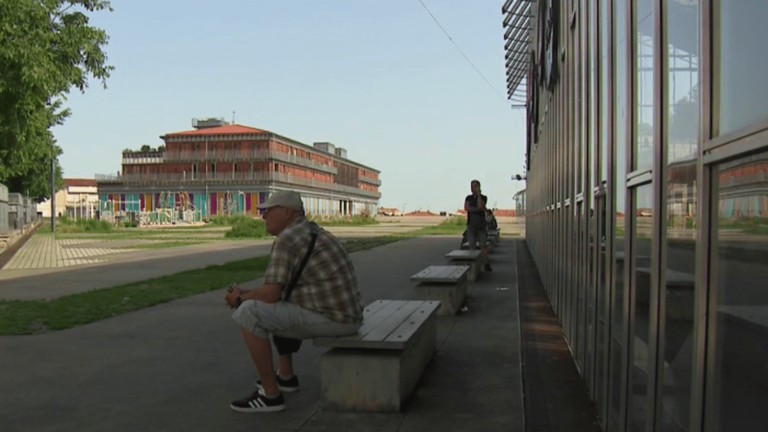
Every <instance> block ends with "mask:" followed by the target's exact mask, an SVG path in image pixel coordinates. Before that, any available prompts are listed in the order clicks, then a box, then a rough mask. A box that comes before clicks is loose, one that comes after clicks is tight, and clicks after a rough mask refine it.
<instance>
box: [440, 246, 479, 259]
mask: <svg viewBox="0 0 768 432" xmlns="http://www.w3.org/2000/svg"><path fill="white" fill-rule="evenodd" d="M480 253H481V252H480V251H479V250H473V251H472V250H461V249H459V250H454V251H450V252H448V253H447V254H445V257H446V258H449V259H462V260H464V259H466V260H474V259H477V258H478V257H479V256H480Z"/></svg>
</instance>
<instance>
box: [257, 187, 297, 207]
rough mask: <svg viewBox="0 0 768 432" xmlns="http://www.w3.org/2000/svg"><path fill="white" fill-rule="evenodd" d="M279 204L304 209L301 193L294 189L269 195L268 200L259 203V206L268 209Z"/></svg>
mask: <svg viewBox="0 0 768 432" xmlns="http://www.w3.org/2000/svg"><path fill="white" fill-rule="evenodd" d="M277 206H280V207H285V208H290V209H294V210H299V211H304V203H303V202H302V201H301V195H299V194H298V192H294V191H277V192H275V193H273V194H272V195H271V196H270V197H269V199H268V200H267V202H265V203H264V204H259V206H258V208H260V209H268V208H272V207H277Z"/></svg>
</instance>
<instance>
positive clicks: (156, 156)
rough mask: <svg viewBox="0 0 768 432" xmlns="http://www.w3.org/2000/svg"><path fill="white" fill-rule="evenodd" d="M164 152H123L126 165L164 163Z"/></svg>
mask: <svg viewBox="0 0 768 432" xmlns="http://www.w3.org/2000/svg"><path fill="white" fill-rule="evenodd" d="M163 161H164V159H163V152H126V153H123V164H124V165H145V164H161V163H163Z"/></svg>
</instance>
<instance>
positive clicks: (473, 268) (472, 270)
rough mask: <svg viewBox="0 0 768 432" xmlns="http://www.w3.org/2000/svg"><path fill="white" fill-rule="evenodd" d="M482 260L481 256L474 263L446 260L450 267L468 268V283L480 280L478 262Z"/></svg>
mask: <svg viewBox="0 0 768 432" xmlns="http://www.w3.org/2000/svg"><path fill="white" fill-rule="evenodd" d="M482 260H483V256H482V255H480V256H479V257H478V258H477V259H476V260H475V261H466V260H455V259H451V260H448V263H449V264H450V265H458V266H469V270H467V280H468V281H470V282H475V281H476V280H478V279H479V278H480V262H481V261H482Z"/></svg>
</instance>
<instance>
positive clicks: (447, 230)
mask: <svg viewBox="0 0 768 432" xmlns="http://www.w3.org/2000/svg"><path fill="white" fill-rule="evenodd" d="M465 228H466V219H464V218H463V217H461V216H453V217H451V218H449V219H446V220H444V221H443V222H441V223H440V224H438V225H435V226H427V227H422V228H419V229H417V230H413V231H405V232H401V233H395V234H389V235H385V236H378V237H369V238H362V239H355V240H347V241H346V242H344V248H345V249H346V250H347V252H348V253H353V252H358V251H361V250H367V249H372V248H375V247H377V246H383V245H385V244H389V243H394V242H397V241H400V240H406V239H410V238H414V237H421V236H425V235H456V236H460V235H461V233H462V232H464V229H465Z"/></svg>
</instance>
